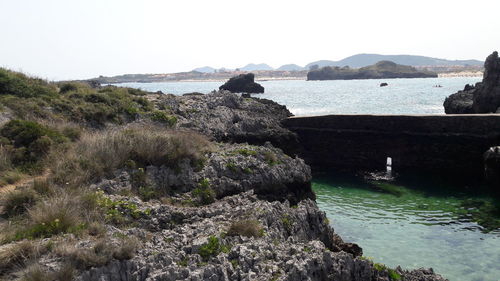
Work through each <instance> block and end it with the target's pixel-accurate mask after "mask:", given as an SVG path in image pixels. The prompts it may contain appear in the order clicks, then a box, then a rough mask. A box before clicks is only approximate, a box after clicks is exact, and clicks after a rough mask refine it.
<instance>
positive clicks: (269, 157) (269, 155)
mask: <svg viewBox="0 0 500 281" xmlns="http://www.w3.org/2000/svg"><path fill="white" fill-rule="evenodd" d="M264 160H265V161H266V163H267V164H268V165H269V166H274V165H278V164H280V163H281V162H280V161H279V159H278V157H277V156H276V154H274V153H273V152H270V151H266V152H264Z"/></svg>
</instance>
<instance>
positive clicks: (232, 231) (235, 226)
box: [227, 220, 264, 237]
mask: <svg viewBox="0 0 500 281" xmlns="http://www.w3.org/2000/svg"><path fill="white" fill-rule="evenodd" d="M227 235H228V236H238V235H241V236H246V237H262V236H263V235H264V229H263V228H262V225H261V224H260V222H259V221H258V220H242V221H236V222H233V223H232V224H231V226H230V227H229V230H228V231H227Z"/></svg>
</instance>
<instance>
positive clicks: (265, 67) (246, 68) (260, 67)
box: [240, 63, 274, 71]
mask: <svg viewBox="0 0 500 281" xmlns="http://www.w3.org/2000/svg"><path fill="white" fill-rule="evenodd" d="M240 70H241V71H255V70H274V68H272V67H270V66H269V65H267V64H265V63H261V64H254V63H250V64H247V65H245V66H244V67H241V68H240Z"/></svg>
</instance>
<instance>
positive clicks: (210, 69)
mask: <svg viewBox="0 0 500 281" xmlns="http://www.w3.org/2000/svg"><path fill="white" fill-rule="evenodd" d="M193 71H197V72H201V73H214V72H215V68H213V67H210V66H204V67H198V68H195V69H193Z"/></svg>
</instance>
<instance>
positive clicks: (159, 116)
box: [149, 110, 177, 127]
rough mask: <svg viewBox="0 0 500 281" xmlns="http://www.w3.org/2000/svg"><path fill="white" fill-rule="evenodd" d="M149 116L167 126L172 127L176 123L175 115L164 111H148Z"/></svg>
mask: <svg viewBox="0 0 500 281" xmlns="http://www.w3.org/2000/svg"><path fill="white" fill-rule="evenodd" d="M149 116H150V118H151V120H153V121H157V122H161V123H165V124H167V125H168V126H169V127H173V126H174V125H175V123H177V117H175V116H173V115H169V114H167V113H165V112H164V111H159V110H156V111H153V112H151V113H150V115H149Z"/></svg>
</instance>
